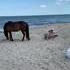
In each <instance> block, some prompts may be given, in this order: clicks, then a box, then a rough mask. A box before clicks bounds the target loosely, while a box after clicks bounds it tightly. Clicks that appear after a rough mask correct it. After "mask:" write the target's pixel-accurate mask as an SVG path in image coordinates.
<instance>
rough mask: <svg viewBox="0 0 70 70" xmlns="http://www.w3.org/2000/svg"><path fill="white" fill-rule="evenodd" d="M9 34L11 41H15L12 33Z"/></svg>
mask: <svg viewBox="0 0 70 70" xmlns="http://www.w3.org/2000/svg"><path fill="white" fill-rule="evenodd" d="M9 34H10V41H13V38H12V33H11V32H9Z"/></svg>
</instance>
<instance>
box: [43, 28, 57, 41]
mask: <svg viewBox="0 0 70 70" xmlns="http://www.w3.org/2000/svg"><path fill="white" fill-rule="evenodd" d="M57 36H58V35H56V33H55V32H54V31H53V30H52V29H51V30H49V31H48V34H45V37H44V38H45V39H47V40H48V39H54V38H55V37H57Z"/></svg>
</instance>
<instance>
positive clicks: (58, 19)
mask: <svg viewBox="0 0 70 70" xmlns="http://www.w3.org/2000/svg"><path fill="white" fill-rule="evenodd" d="M7 21H25V22H27V23H28V24H29V25H30V26H34V25H35V26H39V25H47V24H61V23H70V15H69V14H68V15H41V16H0V29H3V26H4V24H5V23H6V22H7Z"/></svg>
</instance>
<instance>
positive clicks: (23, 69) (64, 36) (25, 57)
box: [0, 24, 70, 70]
mask: <svg viewBox="0 0 70 70" xmlns="http://www.w3.org/2000/svg"><path fill="white" fill-rule="evenodd" d="M49 29H54V31H55V32H56V34H58V37H57V38H55V39H54V40H52V39H51V40H48V41H47V40H44V34H45V33H47V31H48V30H49ZM13 38H14V41H13V42H12V41H8V40H6V39H5V36H4V34H3V33H0V70H70V59H67V58H65V52H66V50H67V49H68V48H69V47H70V24H52V25H50V24H49V25H43V26H38V27H30V38H31V40H30V41H27V40H26V39H25V40H24V41H23V42H22V41H21V39H22V33H21V32H15V33H13Z"/></svg>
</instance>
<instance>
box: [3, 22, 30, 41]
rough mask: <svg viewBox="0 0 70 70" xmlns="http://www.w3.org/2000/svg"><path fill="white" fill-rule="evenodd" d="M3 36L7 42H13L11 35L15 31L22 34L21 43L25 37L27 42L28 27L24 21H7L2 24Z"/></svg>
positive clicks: (28, 38)
mask: <svg viewBox="0 0 70 70" xmlns="http://www.w3.org/2000/svg"><path fill="white" fill-rule="evenodd" d="M3 29H4V35H5V37H6V39H7V40H10V41H13V38H12V33H11V32H16V31H21V32H22V34H23V38H22V41H23V40H24V37H25V36H26V39H27V40H30V37H29V25H28V24H27V22H25V21H16V22H13V21H8V22H6V23H5V24H4V27H3Z"/></svg>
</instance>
